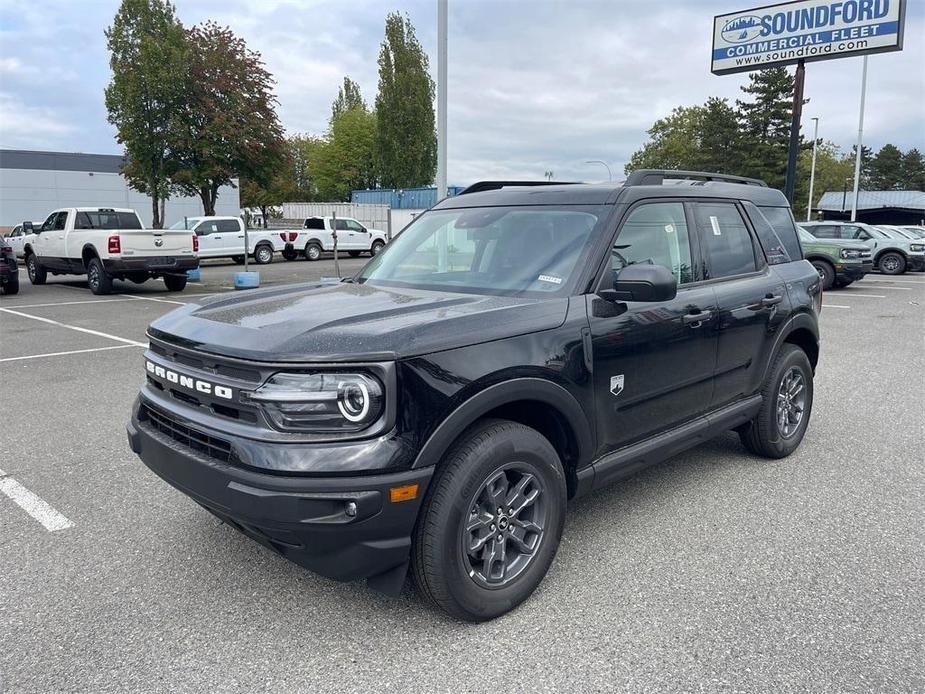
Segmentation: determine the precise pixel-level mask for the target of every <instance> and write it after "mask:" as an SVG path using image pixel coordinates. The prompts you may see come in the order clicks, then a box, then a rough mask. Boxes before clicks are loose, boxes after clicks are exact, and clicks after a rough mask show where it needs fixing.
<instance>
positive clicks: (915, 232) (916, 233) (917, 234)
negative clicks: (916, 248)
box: [903, 227, 925, 239]
mask: <svg viewBox="0 0 925 694" xmlns="http://www.w3.org/2000/svg"><path fill="white" fill-rule="evenodd" d="M903 231H905V232H906V233H907V234H911V235H912V236H913V237H914V238H917V239H925V231H922V230H921V229H916V228H915V227H903Z"/></svg>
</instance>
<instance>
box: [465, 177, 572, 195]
mask: <svg viewBox="0 0 925 694" xmlns="http://www.w3.org/2000/svg"><path fill="white" fill-rule="evenodd" d="M575 183H576V182H575V181H479V182H478V183H473V184H472V185H471V186H468V187H466V188H465V189H464V190H461V191H460V192H458V193H457V194H456V197H459V196H460V195H466V194H467V193H481V192H482V191H486V190H500V189H501V188H507V187H508V186H573V185H575Z"/></svg>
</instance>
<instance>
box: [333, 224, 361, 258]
mask: <svg viewBox="0 0 925 694" xmlns="http://www.w3.org/2000/svg"><path fill="white" fill-rule="evenodd" d="M336 226H337V248H338V250H341V251H352V250H355V249H356V241H355V240H354V238H353V237H354V233H353V232H352V231H351V230H350V227H349V226H348V225H347V220H346V219H338V220H336Z"/></svg>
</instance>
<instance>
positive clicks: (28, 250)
mask: <svg viewBox="0 0 925 694" xmlns="http://www.w3.org/2000/svg"><path fill="white" fill-rule="evenodd" d="M30 253H31V254H32V255H34V256H35V257H36V258H38V257H39V254H38V253H36V252H35V249H34V248H32V244H31V243H27V244H26V245H24V246H23V247H22V257H23V258H25V257H26V256H28V255H29V254H30Z"/></svg>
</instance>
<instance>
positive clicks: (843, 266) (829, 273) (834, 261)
mask: <svg viewBox="0 0 925 694" xmlns="http://www.w3.org/2000/svg"><path fill="white" fill-rule="evenodd" d="M798 231H799V234H800V245H802V246H803V257H804V258H805V259H806V260H808V261H809V262H811V263H812V264H813V267H814V268H816V272H818V273H819V279H821V280H822V287H823V289H826V290H828V289H831V288H832V287H847V286H848V285H849V284H851V283H852V282H856V281H857V280H859V279H862V278H863V277H864V275H866V274H867V273H868V272H870V271H871V270H873V269H874V261H873V259H872V256H871V250H870V249H869V248H868V247H867V246H865V245H864V244H862V243H858V242H857V241H853V242H852V241H842V240H840V239H817V238H816V237H815V236H813V235H812V234H810V233H809V232H808V231H806V230H805V229H802V228H801V229H799V230H798Z"/></svg>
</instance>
